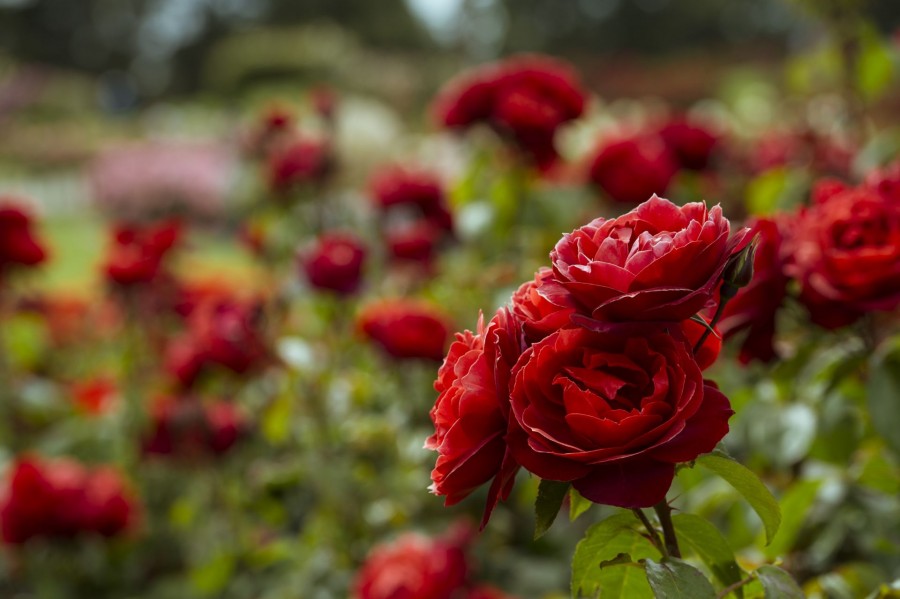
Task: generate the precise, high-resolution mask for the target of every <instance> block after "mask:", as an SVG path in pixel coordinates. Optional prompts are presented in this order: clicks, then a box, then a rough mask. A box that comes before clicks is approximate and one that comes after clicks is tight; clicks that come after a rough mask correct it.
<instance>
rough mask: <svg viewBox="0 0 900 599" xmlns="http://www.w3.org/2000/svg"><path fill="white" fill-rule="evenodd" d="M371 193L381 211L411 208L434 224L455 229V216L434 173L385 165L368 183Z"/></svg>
mask: <svg viewBox="0 0 900 599" xmlns="http://www.w3.org/2000/svg"><path fill="white" fill-rule="evenodd" d="M369 188H370V194H371V197H372V199H373V200H374V202H375V204H376V207H377V208H378V209H379V210H381V211H382V212H386V211H390V210H391V209H393V208H399V207H410V208H414V209H416V210H417V211H418V213H419V214H418V216H420V217H422V218H423V219H424V220H426V221H428V222H429V223H430V224H432V225H433V226H435V227H437V228H440V229H444V230H446V231H448V232H452V230H453V217H452V215H451V214H450V211H449V209H448V208H447V198H446V195H445V193H444V188H443V185H442V184H441V181H440V179H439V178H438V177H437V175H435V174H434V173H431V172H428V171H424V170H418V169H413V168H406V167H402V166H388V167H383V168H382V169H381V170H379V171H377V172H376V173H375V174H374V175H373V176H372V179H371V181H370V183H369Z"/></svg>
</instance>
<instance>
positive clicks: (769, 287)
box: [718, 218, 789, 364]
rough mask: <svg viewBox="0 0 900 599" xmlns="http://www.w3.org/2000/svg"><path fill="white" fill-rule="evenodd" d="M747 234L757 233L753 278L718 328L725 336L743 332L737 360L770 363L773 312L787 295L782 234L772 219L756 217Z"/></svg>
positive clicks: (771, 355)
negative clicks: (745, 333) (744, 334)
mask: <svg viewBox="0 0 900 599" xmlns="http://www.w3.org/2000/svg"><path fill="white" fill-rule="evenodd" d="M749 224H750V226H751V229H750V235H751V236H756V235H758V236H759V241H758V243H757V246H756V255H755V257H754V259H753V280H752V281H751V282H750V284H749V285H747V286H746V287H744V288H743V289H741V290H740V291H738V293H737V295H736V296H734V297H733V298H732V299H731V300H730V301H729V302H728V303H727V304H726V305H725V309H724V311H723V312H722V318H721V319H720V320H719V325H718V328H719V329H720V330H721V331H722V334H723V335H724V336H725V338H726V339H729V338H731V337H733V336H734V335H737V334H739V333H740V332H741V331H746V332H747V335H746V337H744V341H743V343H742V345H741V353H740V357H739V359H740V361H741V362H742V363H744V364H746V363H748V362H750V361H751V360H754V359H755V360H759V361H761V362H770V361H772V360H773V359H775V358H776V357H777V354H776V353H775V346H774V345H773V338H774V336H775V321H776V315H777V312H778V310H779V308H781V305H782V303H783V302H784V298H785V296H786V294H787V285H788V281H789V279H788V277H787V275H785V273H784V262H785V260H784V256H783V254H782V252H783V250H782V242H783V235H782V232H781V230H780V226H779V223H778V222H777V221H776V220H772V219H767V218H759V219H756V220H755V221H752V222H751V223H749Z"/></svg>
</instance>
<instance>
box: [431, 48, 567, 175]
mask: <svg viewBox="0 0 900 599" xmlns="http://www.w3.org/2000/svg"><path fill="white" fill-rule="evenodd" d="M584 104H585V92H584V91H583V90H582V89H581V86H580V84H579V82H578V78H577V76H576V75H575V73H574V72H573V71H572V69H571V68H570V67H569V66H568V65H567V64H565V63H562V62H559V61H557V60H554V59H552V58H549V57H544V56H520V57H517V58H511V59H508V60H505V61H502V62H499V63H494V64H489V65H485V66H483V67H480V68H477V69H474V70H472V71H469V72H467V73H464V74H463V75H462V76H460V77H459V78H458V79H455V80H453V81H451V82H450V83H449V84H448V85H447V86H446V87H445V88H444V90H443V91H442V92H441V93H440V94H439V96H438V98H437V100H436V101H435V105H434V113H435V116H436V118H437V121H438V122H439V123H440V124H441V125H442V126H444V127H448V128H456V129H463V128H468V127H470V126H472V125H474V124H476V123H485V124H488V125H490V126H491V127H492V128H493V129H494V130H495V131H497V133H498V134H500V135H501V136H503V137H505V138H507V139H509V141H510V142H511V143H512V144H513V145H514V147H516V148H517V149H518V150H519V151H520V152H521V153H522V155H523V156H525V157H526V158H527V159H528V160H530V161H531V162H532V163H534V164H535V165H536V166H537V167H538V168H541V169H546V168H549V167H551V166H553V164H554V163H555V162H556V161H557V159H558V157H559V156H558V154H557V151H556V147H555V146H554V140H553V138H554V136H555V135H556V131H557V129H559V127H560V125H562V124H564V123H566V122H568V121H571V120H573V119H576V118H578V117H579V116H581V113H582V112H583V111H584Z"/></svg>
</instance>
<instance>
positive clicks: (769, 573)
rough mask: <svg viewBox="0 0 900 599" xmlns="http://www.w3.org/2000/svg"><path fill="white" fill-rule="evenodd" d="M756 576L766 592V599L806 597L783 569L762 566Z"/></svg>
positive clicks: (799, 598) (801, 598) (800, 598)
mask: <svg viewBox="0 0 900 599" xmlns="http://www.w3.org/2000/svg"><path fill="white" fill-rule="evenodd" d="M755 574H756V578H758V579H759V581H760V582H761V583H762V585H763V589H765V591H766V599H804V598H805V597H806V595H804V594H803V591H802V590H800V587H799V586H798V585H797V583H796V581H794V579H793V578H792V577H791V575H790V574H788V573H787V572H785V571H784V570H782V569H781V568H778V567H776V566H761V567H760V568H759V569H757V570H756V572H755Z"/></svg>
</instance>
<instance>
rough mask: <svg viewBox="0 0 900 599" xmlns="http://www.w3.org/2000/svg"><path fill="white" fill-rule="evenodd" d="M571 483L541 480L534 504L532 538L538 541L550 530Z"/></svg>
mask: <svg viewBox="0 0 900 599" xmlns="http://www.w3.org/2000/svg"><path fill="white" fill-rule="evenodd" d="M570 486H571V483H563V482H559V481H556V480H541V484H540V486H539V487H538V494H537V500H536V501H535V502H534V538H535V539H539V538H541V537H542V536H544V533H545V532H547V531H548V530H550V527H551V526H552V525H553V521H554V520H556V516H557V515H558V514H559V510H560V508H561V507H562V502H563V500H564V499H565V498H566V493H568V492H569V487H570Z"/></svg>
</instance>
